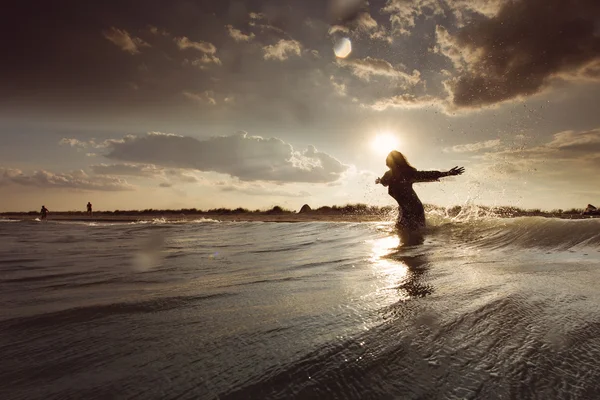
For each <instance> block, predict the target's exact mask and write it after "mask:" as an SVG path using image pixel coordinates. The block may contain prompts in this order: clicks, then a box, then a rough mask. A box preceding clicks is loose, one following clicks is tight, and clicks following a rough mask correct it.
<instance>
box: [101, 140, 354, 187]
mask: <svg viewBox="0 0 600 400" xmlns="http://www.w3.org/2000/svg"><path fill="white" fill-rule="evenodd" d="M108 148H109V152H108V154H106V157H108V158H110V159H113V160H119V161H125V162H136V163H148V164H156V165H160V166H166V167H175V168H188V169H196V170H199V171H213V172H218V173H223V174H229V175H231V176H233V177H237V178H239V179H240V180H242V181H270V182H280V183H284V182H310V183H329V182H334V181H336V180H338V179H339V178H340V177H341V175H342V174H343V173H344V172H345V171H346V170H347V169H348V166H346V165H344V164H342V163H341V162H339V161H338V160H336V159H335V158H333V157H332V156H330V155H328V154H326V153H323V152H319V151H317V150H316V149H315V148H314V147H312V146H309V147H308V148H307V149H306V150H304V151H302V152H299V151H295V150H294V149H293V148H292V146H291V145H290V144H287V143H285V142H283V141H282V140H280V139H277V138H269V139H264V138H261V137H257V136H248V135H247V134H246V133H240V134H238V135H233V136H220V137H213V138H211V139H208V140H198V139H195V138H193V137H186V136H178V135H166V134H160V133H151V134H148V135H146V136H128V137H125V138H124V139H122V140H113V141H110V142H109V145H108Z"/></svg>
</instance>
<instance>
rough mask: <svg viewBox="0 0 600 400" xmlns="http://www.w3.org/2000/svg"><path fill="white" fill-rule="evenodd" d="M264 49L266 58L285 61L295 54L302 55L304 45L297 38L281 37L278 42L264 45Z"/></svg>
mask: <svg viewBox="0 0 600 400" xmlns="http://www.w3.org/2000/svg"><path fill="white" fill-rule="evenodd" d="M263 51H264V59H265V60H279V61H284V60H287V59H288V58H289V56H290V55H293V54H295V55H297V56H300V54H301V51H302V45H301V44H300V42H298V41H296V40H285V39H281V40H280V41H279V42H277V44H274V45H269V46H265V47H263Z"/></svg>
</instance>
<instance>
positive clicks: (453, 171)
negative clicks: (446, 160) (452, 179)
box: [448, 167, 465, 176]
mask: <svg viewBox="0 0 600 400" xmlns="http://www.w3.org/2000/svg"><path fill="white" fill-rule="evenodd" d="M463 172H465V168H464V167H454V168H452V169H451V170H450V171H448V175H449V176H453V175H462V173H463Z"/></svg>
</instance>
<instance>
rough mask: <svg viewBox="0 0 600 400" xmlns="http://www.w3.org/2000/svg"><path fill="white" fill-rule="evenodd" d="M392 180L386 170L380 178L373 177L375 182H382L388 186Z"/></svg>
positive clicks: (390, 174)
mask: <svg viewBox="0 0 600 400" xmlns="http://www.w3.org/2000/svg"><path fill="white" fill-rule="evenodd" d="M391 180H392V173H391V172H390V171H387V172H386V173H385V174H383V176H382V177H381V178H377V179H375V183H376V184H380V183H381V184H382V185H383V186H389V185H390V181H391Z"/></svg>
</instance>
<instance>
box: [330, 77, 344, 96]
mask: <svg viewBox="0 0 600 400" xmlns="http://www.w3.org/2000/svg"><path fill="white" fill-rule="evenodd" d="M329 80H330V81H331V85H332V86H333V89H334V90H335V92H336V93H337V94H338V95H339V96H342V97H344V96H346V95H347V94H348V92H347V89H346V84H345V83H339V82H336V80H335V77H334V76H333V75H331V76H330V77H329Z"/></svg>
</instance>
